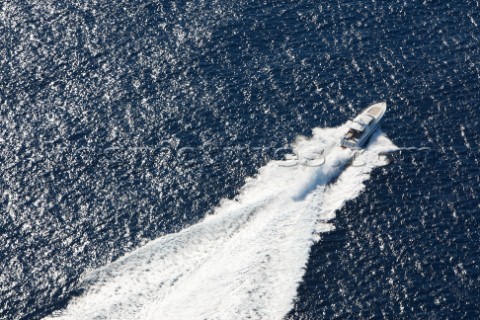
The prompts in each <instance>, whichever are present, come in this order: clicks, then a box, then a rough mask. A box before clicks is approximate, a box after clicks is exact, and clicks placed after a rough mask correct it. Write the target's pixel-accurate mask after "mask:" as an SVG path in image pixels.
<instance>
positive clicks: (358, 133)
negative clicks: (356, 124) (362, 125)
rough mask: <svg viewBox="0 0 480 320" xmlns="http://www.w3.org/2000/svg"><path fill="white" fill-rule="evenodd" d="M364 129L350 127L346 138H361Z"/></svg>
mask: <svg viewBox="0 0 480 320" xmlns="http://www.w3.org/2000/svg"><path fill="white" fill-rule="evenodd" d="M362 133H363V131H359V130H355V129H350V130H349V131H348V132H347V134H346V136H345V138H346V139H347V140H351V139H358V138H360V136H361V135H362Z"/></svg>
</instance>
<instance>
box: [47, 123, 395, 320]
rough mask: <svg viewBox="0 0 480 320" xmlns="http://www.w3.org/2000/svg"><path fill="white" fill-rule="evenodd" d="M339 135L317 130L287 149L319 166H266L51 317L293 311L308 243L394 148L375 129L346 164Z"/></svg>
mask: <svg viewBox="0 0 480 320" xmlns="http://www.w3.org/2000/svg"><path fill="white" fill-rule="evenodd" d="M344 131H345V127H340V128H335V129H317V130H315V131H314V136H313V138H311V139H308V140H307V139H303V140H301V141H297V142H296V143H295V151H296V152H297V153H298V154H303V155H304V154H308V153H316V152H317V153H318V151H319V150H324V149H325V150H326V152H324V155H325V158H326V160H325V163H323V165H320V166H318V167H308V166H302V165H296V166H282V165H281V163H279V162H275V161H273V162H270V163H269V164H267V165H266V166H265V167H263V168H262V169H260V172H259V174H258V175H257V177H255V178H254V179H251V180H249V182H247V184H246V185H245V186H244V188H243V190H242V192H241V194H240V196H239V197H238V198H237V199H236V200H228V201H224V202H223V203H222V204H221V205H220V206H219V207H218V208H216V209H215V210H214V213H213V214H212V215H209V216H207V217H206V218H205V219H204V220H203V221H202V222H200V223H198V224H196V225H194V226H192V227H189V228H187V229H185V230H183V231H181V232H179V233H176V234H171V235H168V236H165V237H162V238H159V239H157V240H155V241H152V242H151V243H149V244H147V245H146V246H144V247H142V248H140V249H138V250H136V251H134V252H132V253H130V254H129V255H127V256H125V257H123V258H122V259H119V260H118V261H116V262H115V263H113V264H111V265H108V266H106V267H103V268H101V269H99V270H96V271H94V272H92V273H90V274H89V275H88V276H87V279H86V280H85V287H86V288H87V289H86V291H85V293H84V294H83V295H82V296H80V297H77V298H75V299H74V300H72V301H71V302H70V304H69V305H68V307H67V308H66V310H63V311H62V312H60V313H58V314H57V316H58V317H60V318H61V319H162V320H164V319H179V320H180V319H181V320H185V319H247V318H248V319H281V318H282V317H284V316H285V314H286V313H287V312H288V311H289V310H290V309H291V308H292V305H293V301H294V298H295V296H296V291H297V286H298V284H299V282H301V280H302V276H303V274H304V268H305V266H306V263H307V260H308V256H309V251H310V247H311V245H312V243H313V242H314V241H315V240H317V239H318V236H319V234H320V233H321V232H325V231H328V230H331V229H332V228H333V225H331V224H330V223H328V221H329V220H330V219H332V218H333V217H334V214H335V210H337V209H339V208H341V207H342V205H343V204H344V203H345V201H347V200H349V199H352V198H354V197H356V196H357V195H358V194H359V193H360V192H361V191H362V190H363V182H364V181H365V180H367V179H368V177H369V174H370V172H371V170H372V169H373V168H375V167H378V166H381V165H384V164H386V161H385V159H383V158H382V156H379V155H380V154H382V153H384V152H388V151H391V150H393V149H395V146H394V145H393V144H392V143H391V142H390V141H389V140H388V139H387V138H386V137H385V136H384V135H383V134H382V133H381V132H380V131H378V132H377V133H376V134H375V135H374V136H373V137H372V142H371V143H370V145H369V146H368V148H367V149H366V151H365V152H363V153H362V154H361V155H358V154H357V156H355V157H354V151H352V150H348V149H345V150H344V149H340V148H337V147H332V146H333V145H335V144H338V142H339V140H340V137H341V136H342V134H343V133H344ZM352 161H353V162H352ZM347 164H348V166H347ZM346 166H347V167H346ZM345 167H346V168H345ZM340 174H341V175H340ZM339 175H340V176H339ZM337 177H338V179H336V178H337ZM333 180H334V182H333V183H330V182H332V181H333ZM56 319H58V318H56Z"/></svg>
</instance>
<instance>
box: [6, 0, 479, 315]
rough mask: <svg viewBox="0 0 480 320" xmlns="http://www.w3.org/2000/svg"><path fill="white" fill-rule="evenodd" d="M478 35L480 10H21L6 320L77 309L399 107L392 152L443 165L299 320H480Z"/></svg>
mask: <svg viewBox="0 0 480 320" xmlns="http://www.w3.org/2000/svg"><path fill="white" fill-rule="evenodd" d="M478 24H480V3H478V1H474V0H466V1H453V2H451V3H447V2H444V1H408V2H404V1H357V2H352V1H343V0H336V1H311V0H305V1H302V0H300V1H283V2H281V3H273V2H268V1H229V0H225V1H221V2H217V1H191V2H185V1H141V0H138V1H122V3H111V2H110V1H104V0H95V1H71V2H70V3H63V2H58V1H52V0H47V1H22V0H15V1H10V0H6V1H3V2H2V3H1V4H0V61H1V69H0V318H1V319H40V318H42V317H43V316H46V315H48V314H50V313H51V312H53V311H54V310H58V309H60V308H62V307H63V306H65V305H66V304H67V303H68V301H69V300H70V299H71V298H72V297H73V296H76V295H79V294H81V293H82V292H81V290H80V289H79V283H80V282H81V278H82V276H83V275H84V274H85V273H86V272H87V271H89V270H93V269H96V268H98V267H100V266H103V265H105V264H107V263H109V262H111V261H114V260H115V259H117V258H118V257H120V256H123V255H124V254H126V253H128V252H130V251H132V250H133V249H134V248H137V247H139V246H141V245H142V244H145V243H147V242H148V241H149V240H151V239H155V238H158V237H160V236H162V235H165V234H168V233H172V232H175V231H179V230H182V229H184V228H185V227H186V226H189V225H192V224H194V223H196V222H197V221H199V219H201V218H202V217H203V216H204V215H205V214H206V213H208V212H209V211H210V210H211V209H212V208H213V207H215V206H216V205H217V204H218V203H219V201H220V200H221V199H223V198H232V197H234V196H235V195H236V194H237V193H238V192H239V189H240V188H241V187H242V186H243V185H244V182H245V179H246V178H247V177H249V176H252V175H254V174H255V173H256V171H257V170H258V168H260V167H261V166H262V165H264V164H265V163H267V162H268V161H269V160H270V159H272V158H274V157H275V154H273V152H272V150H274V148H277V147H280V146H284V145H288V144H289V143H291V142H292V141H294V139H295V137H297V136H298V135H307V136H308V135H310V134H311V130H312V129H313V128H315V127H331V126H337V125H340V124H342V123H343V122H345V121H346V120H347V119H348V118H350V117H352V116H353V115H355V114H356V112H357V111H359V110H361V109H362V108H364V107H365V106H367V105H368V104H370V103H372V102H375V101H382V100H385V101H387V103H388V105H389V110H388V114H387V116H386V118H385V120H384V122H383V125H382V127H383V131H384V132H385V133H386V134H387V135H388V137H389V138H390V139H392V140H393V141H394V142H395V144H396V145H398V146H400V147H428V148H430V149H429V150H418V149H411V150H402V151H399V152H396V153H394V154H391V155H389V157H390V159H391V164H390V165H389V166H387V167H382V168H379V169H377V170H375V171H374V172H373V174H372V177H371V179H370V180H369V181H368V182H367V188H366V190H365V192H364V193H362V194H361V195H360V196H359V197H357V198H356V199H354V200H352V201H350V202H348V203H347V205H346V206H344V207H343V208H342V209H341V210H340V211H339V212H337V218H336V219H335V221H334V224H335V226H336V230H335V231H332V232H330V233H327V234H325V235H324V236H323V239H322V241H320V242H318V243H317V244H315V245H314V246H313V248H312V252H311V257H310V260H309V264H308V266H307V270H306V274H305V277H304V281H303V282H302V283H301V284H300V286H299V288H298V296H297V301H296V303H295V307H294V309H293V310H292V311H291V312H290V313H289V315H288V316H287V319H337V318H338V319H361V318H366V319H408V318H421V319H423V318H425V319H474V318H478V317H480V303H479V302H478V301H479V298H480V270H479V267H478V264H479V262H480V249H479V248H480V230H479V222H480V203H479V198H478V197H479V191H480V189H479V180H480V171H479V161H480V154H479V151H478V147H479V145H480V136H479V133H478V127H479V125H480V124H479V121H480V108H479V101H480V90H479V89H480V63H479V61H480V46H479V45H480V29H479V26H478ZM227 147H228V148H227ZM190 148H191V149H190Z"/></svg>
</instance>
